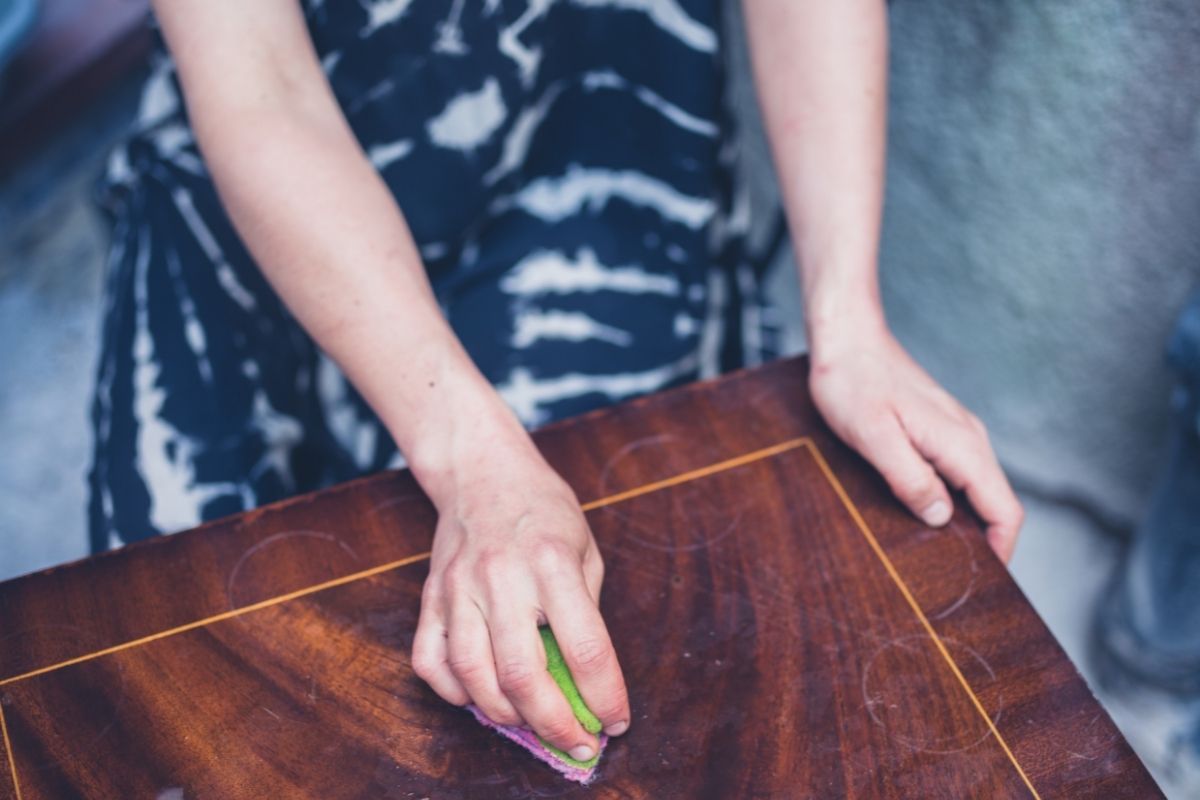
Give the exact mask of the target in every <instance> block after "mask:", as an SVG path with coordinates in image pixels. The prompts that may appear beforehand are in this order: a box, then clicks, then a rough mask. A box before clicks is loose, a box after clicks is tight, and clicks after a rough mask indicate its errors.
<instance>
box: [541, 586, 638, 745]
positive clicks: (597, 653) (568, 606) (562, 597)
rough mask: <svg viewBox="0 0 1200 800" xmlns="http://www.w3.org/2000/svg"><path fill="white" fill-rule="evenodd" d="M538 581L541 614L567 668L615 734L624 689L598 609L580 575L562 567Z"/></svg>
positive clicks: (621, 721)
mask: <svg viewBox="0 0 1200 800" xmlns="http://www.w3.org/2000/svg"><path fill="white" fill-rule="evenodd" d="M544 580H545V581H546V587H545V591H544V592H543V593H542V597H543V605H544V606H545V608H546V617H547V618H548V619H549V621H550V629H551V630H553V631H554V636H555V638H556V639H557V640H558V644H559V648H560V649H561V650H562V654H563V660H564V661H566V663H567V669H569V670H570V671H571V677H572V678H573V679H574V681H575V685H576V686H577V687H578V688H579V693H580V694H581V695H582V696H583V701H584V702H585V703H586V704H587V707H588V708H589V709H591V711H592V713H593V714H595V715H596V717H597V718H599V720H600V724H601V725H602V726H603V728H604V732H605V733H607V734H609V735H610V736H619V735H621V734H622V733H624V732H625V731H626V730H628V729H629V720H630V713H629V692H628V690H627V689H626V688H625V678H624V677H623V676H622V675H621V665H620V664H619V663H618V662H617V653H616V650H614V649H613V645H612V640H611V639H610V638H609V635H608V629H607V628H605V626H604V619H603V618H602V617H601V616H600V609H598V608H597V607H596V604H595V602H594V601H593V600H592V598H591V596H590V595H589V594H588V591H587V586H586V585H585V583H584V581H583V576H582V575H581V574H578V573H575V574H572V573H571V572H570V571H569V570H564V571H562V572H561V573H559V574H557V575H554V576H548V577H545V578H544Z"/></svg>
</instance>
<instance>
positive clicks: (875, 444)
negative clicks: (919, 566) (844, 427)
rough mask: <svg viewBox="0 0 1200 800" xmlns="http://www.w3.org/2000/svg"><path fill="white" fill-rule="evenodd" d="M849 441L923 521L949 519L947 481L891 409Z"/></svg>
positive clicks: (931, 522) (935, 524)
mask: <svg viewBox="0 0 1200 800" xmlns="http://www.w3.org/2000/svg"><path fill="white" fill-rule="evenodd" d="M847 438H848V440H849V443H850V444H851V445H852V446H853V447H854V448H855V449H856V450H858V452H859V453H860V454H861V455H862V457H863V458H865V459H866V460H867V461H869V462H870V463H871V465H872V466H873V467H875V469H877V470H879V474H880V475H882V476H883V479H884V480H885V481H887V484H888V487H889V488H890V489H891V490H892V493H893V494H894V495H896V497H897V498H898V499H899V500H900V502H901V503H904V505H906V506H907V507H908V509H909V510H910V511H912V513H914V514H916V515H917V516H918V517H919V518H920V519H921V520H923V521H924V522H925V524H926V525H930V526H932V527H935V528H936V527H941V526H942V525H945V524H946V523H947V522H949V521H950V516H951V514H952V513H953V511H954V506H953V504H952V503H951V500H950V493H949V492H948V491H947V490H946V485H945V484H944V483H943V482H942V480H941V478H939V477H938V475H937V472H935V471H934V468H933V467H932V466H931V465H930V463H929V462H928V461H926V459H925V457H923V456H922V454H921V453H919V452H917V449H916V447H915V445H914V443H913V441H912V439H911V437H910V436H909V434H908V432H907V431H906V430H905V429H904V427H903V426H902V425H901V424H900V420H899V419H898V418H897V417H896V415H895V414H894V413H892V412H891V411H887V412H884V413H883V414H881V415H879V417H878V418H877V420H876V421H875V422H874V423H873V424H871V425H870V426H867V427H866V428H864V429H863V430H861V431H860V432H858V433H853V434H851V435H850V436H849V437H847Z"/></svg>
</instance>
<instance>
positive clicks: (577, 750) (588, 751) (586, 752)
mask: <svg viewBox="0 0 1200 800" xmlns="http://www.w3.org/2000/svg"><path fill="white" fill-rule="evenodd" d="M594 755H596V753H595V751H594V750H592V748H590V747H588V746H587V745H586V744H581V745H576V746H575V747H572V748H571V758H573V759H575V760H576V761H591V760H592V756H594Z"/></svg>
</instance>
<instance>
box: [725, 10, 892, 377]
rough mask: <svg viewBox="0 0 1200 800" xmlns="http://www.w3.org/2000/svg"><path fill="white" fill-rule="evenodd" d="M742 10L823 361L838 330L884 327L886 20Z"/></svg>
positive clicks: (871, 14) (876, 13)
mask: <svg viewBox="0 0 1200 800" xmlns="http://www.w3.org/2000/svg"><path fill="white" fill-rule="evenodd" d="M744 8H745V16H746V29H747V35H748V38H749V42H750V51H751V57H752V61H753V66H754V73H755V82H756V85H757V87H758V94H759V104H760V106H761V107H762V112H763V118H764V122H765V124H766V129H767V134H768V137H769V139H770V142H771V150H772V153H773V156H774V160H775V165H776V169H777V173H778V175H779V181H780V190H781V194H782V198H783V202H784V206H785V209H786V212H787V217H788V223H789V227H790V229H791V231H792V235H793V240H794V243H795V249H796V256H797V260H798V262H799V264H800V271H801V283H802V286H803V289H804V300H805V311H806V314H805V321H806V324H807V326H808V329H809V342H810V345H811V347H812V349H813V356H814V359H818V360H819V359H820V357H821V350H822V348H823V347H824V344H825V342H826V341H827V340H829V339H830V338H835V337H834V336H833V334H834V332H835V331H837V330H838V329H841V328H845V327H847V325H848V324H849V323H853V324H854V325H856V326H860V327H861V326H869V327H878V326H881V325H882V324H883V313H882V307H881V304H880V300H879V284H878V277H877V267H876V264H877V258H878V250H879V225H880V218H881V209H882V202H883V182H884V158H885V152H884V151H885V141H886V115H887V9H886V5H885V3H884V2H883V0H838V2H828V0H744Z"/></svg>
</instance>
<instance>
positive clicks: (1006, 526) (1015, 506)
mask: <svg viewBox="0 0 1200 800" xmlns="http://www.w3.org/2000/svg"><path fill="white" fill-rule="evenodd" d="M964 414H965V412H964ZM943 430H944V431H945V433H944V434H943V435H942V436H938V437H929V436H917V437H914V438H915V439H916V440H917V443H918V446H919V447H920V448H921V450H922V452H923V453H924V455H925V457H926V458H928V459H929V460H930V461H931V462H932V463H933V465H934V466H935V467H936V468H937V470H938V472H940V473H941V474H942V475H944V476H945V477H946V479H947V480H948V481H950V483H951V484H953V485H954V486H956V487H958V488H960V489H962V490H963V491H964V492H965V493H966V495H967V499H968V500H969V501H970V502H971V506H972V507H973V508H974V509H975V511H976V513H978V514H979V516H980V518H982V519H983V521H984V523H985V524H986V525H987V536H988V544H990V545H991V547H992V549H993V550H994V551H995V552H996V555H997V556H999V557H1000V560H1001V561H1003V562H1005V563H1008V560H1009V559H1010V558H1012V553H1013V549H1014V548H1015V547H1016V542H1017V534H1018V533H1019V532H1020V530H1021V523H1022V522H1023V521H1024V519H1025V512H1024V510H1023V509H1022V508H1021V502H1020V501H1019V500H1018V499H1017V496H1016V494H1015V493H1014V492H1013V490H1012V486H1011V485H1010V484H1009V482H1008V478H1006V477H1005V475H1004V470H1003V469H1001V467H1000V462H999V461H998V460H997V459H996V454H995V452H994V451H993V450H992V446H991V444H990V443H989V442H988V438H987V432H986V430H985V429H984V427H983V424H982V423H980V422H979V421H978V420H977V419H976V418H975V417H973V416H970V415H966V422H958V423H955V424H953V425H944V426H943Z"/></svg>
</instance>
